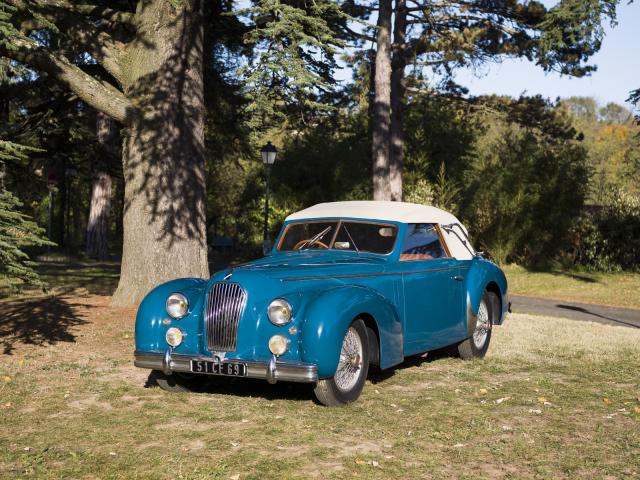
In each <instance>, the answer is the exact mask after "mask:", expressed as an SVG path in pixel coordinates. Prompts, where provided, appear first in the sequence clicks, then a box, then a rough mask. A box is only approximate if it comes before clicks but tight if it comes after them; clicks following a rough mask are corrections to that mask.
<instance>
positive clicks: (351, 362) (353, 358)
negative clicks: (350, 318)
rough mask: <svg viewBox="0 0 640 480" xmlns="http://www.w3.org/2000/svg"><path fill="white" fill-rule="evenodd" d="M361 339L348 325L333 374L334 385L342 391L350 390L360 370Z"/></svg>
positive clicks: (356, 381)
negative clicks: (336, 367)
mask: <svg viewBox="0 0 640 480" xmlns="http://www.w3.org/2000/svg"><path fill="white" fill-rule="evenodd" d="M362 363H363V361H362V341H361V339H360V336H359V335H358V332H356V330H355V328H353V327H349V330H347V334H346V335H345V336H344V341H343V342H342V350H341V351H340V360H339V361H338V369H337V370H336V374H335V382H336V386H337V387H338V388H339V389H340V390H342V391H343V392H347V391H349V390H351V389H352V388H353V387H354V386H355V384H356V383H358V379H359V378H360V372H361V371H362Z"/></svg>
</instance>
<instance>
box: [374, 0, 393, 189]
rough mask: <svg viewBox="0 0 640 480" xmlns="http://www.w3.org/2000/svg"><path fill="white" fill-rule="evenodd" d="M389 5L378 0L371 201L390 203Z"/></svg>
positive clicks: (388, 1) (390, 3)
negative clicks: (387, 201) (388, 201)
mask: <svg viewBox="0 0 640 480" xmlns="http://www.w3.org/2000/svg"><path fill="white" fill-rule="evenodd" d="M391 5H392V0H380V7H379V10H378V23H377V37H376V43H377V48H376V64H375V80H374V83H375V92H374V99H373V101H374V107H373V118H372V137H371V157H372V160H373V199H374V200H389V199H390V198H391V195H390V190H389V178H388V177H389V128H390V123H391V119H390V115H391V10H392V8H391Z"/></svg>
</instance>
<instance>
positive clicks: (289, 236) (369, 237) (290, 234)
mask: <svg viewBox="0 0 640 480" xmlns="http://www.w3.org/2000/svg"><path fill="white" fill-rule="evenodd" d="M397 234H398V229H397V227H396V226H395V225H386V224H379V223H369V222H356V221H344V220H340V221H338V220H333V221H317V222H297V223H290V224H289V225H287V227H286V229H285V231H284V234H283V235H282V239H281V240H280V243H279V244H278V250H279V251H291V250H328V249H331V250H352V251H355V252H358V253H359V252H370V253H381V254H387V253H389V252H391V250H393V245H394V243H395V241H396V236H397Z"/></svg>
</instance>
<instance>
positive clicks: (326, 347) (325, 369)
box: [300, 285, 404, 378]
mask: <svg viewBox="0 0 640 480" xmlns="http://www.w3.org/2000/svg"><path fill="white" fill-rule="evenodd" d="M362 314H368V315H370V316H372V317H373V319H374V321H375V322H376V326H377V327H378V333H379V334H380V367H381V368H387V367H390V366H392V365H396V364H398V363H401V362H402V360H403V358H404V357H403V350H402V345H403V339H402V324H401V322H400V318H399V316H398V314H397V312H396V309H395V307H394V306H393V305H392V304H391V303H390V302H389V301H388V300H387V299H385V298H384V297H383V296H382V295H380V294H379V293H378V292H376V291H374V290H371V289H369V288H366V287H362V286H352V285H348V286H346V285H345V286H338V287H334V288H331V289H329V290H326V291H325V292H323V293H322V294H320V295H319V296H318V297H316V298H314V299H313V301H312V302H311V303H310V304H309V305H308V306H307V310H306V314H305V321H304V326H303V329H302V335H301V347H302V348H301V352H300V353H301V358H302V360H303V361H304V362H308V363H312V364H315V365H317V366H318V377H319V378H328V377H332V376H333V375H334V374H335V372H336V368H337V366H338V360H339V358H340V349H341V347H342V340H343V339H344V335H345V333H346V332H347V329H348V328H349V325H350V324H351V322H352V321H353V320H354V319H355V318H357V317H358V316H360V315H362Z"/></svg>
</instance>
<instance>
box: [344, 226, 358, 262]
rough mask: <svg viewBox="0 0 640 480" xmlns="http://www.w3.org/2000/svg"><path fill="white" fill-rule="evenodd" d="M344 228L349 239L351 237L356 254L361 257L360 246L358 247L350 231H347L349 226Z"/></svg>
mask: <svg viewBox="0 0 640 480" xmlns="http://www.w3.org/2000/svg"><path fill="white" fill-rule="evenodd" d="M343 227H344V231H345V232H347V237H349V240H351V244H352V245H353V248H355V249H356V253H357V254H358V256H360V250H358V246H357V245H356V242H354V241H353V237H352V236H351V234H350V233H349V230H348V229H347V226H346V225H343Z"/></svg>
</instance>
